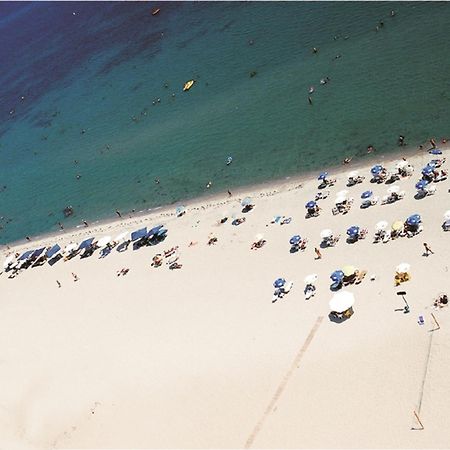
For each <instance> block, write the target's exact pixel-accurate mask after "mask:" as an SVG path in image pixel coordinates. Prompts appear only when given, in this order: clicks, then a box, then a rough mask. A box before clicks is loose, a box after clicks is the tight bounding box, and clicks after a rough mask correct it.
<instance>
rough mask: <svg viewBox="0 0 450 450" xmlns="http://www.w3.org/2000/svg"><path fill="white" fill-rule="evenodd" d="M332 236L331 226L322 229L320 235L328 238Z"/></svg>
mask: <svg viewBox="0 0 450 450" xmlns="http://www.w3.org/2000/svg"><path fill="white" fill-rule="evenodd" d="M331 236H333V232H332V231H331V230H330V229H329V228H326V229H325V230H322V231H321V232H320V237H321V238H322V239H328V238H330V237H331Z"/></svg>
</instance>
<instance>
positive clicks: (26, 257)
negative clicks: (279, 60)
mask: <svg viewBox="0 0 450 450" xmlns="http://www.w3.org/2000/svg"><path fill="white" fill-rule="evenodd" d="M33 253H34V250H28V251H26V252H25V253H23V254H22V255H21V256H20V258H19V259H18V261H23V260H24V259H28V258H29V257H30V256H31V255H32V254H33Z"/></svg>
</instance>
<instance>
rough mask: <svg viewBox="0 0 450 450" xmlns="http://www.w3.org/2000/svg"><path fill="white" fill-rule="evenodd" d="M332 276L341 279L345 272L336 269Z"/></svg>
mask: <svg viewBox="0 0 450 450" xmlns="http://www.w3.org/2000/svg"><path fill="white" fill-rule="evenodd" d="M330 278H331V279H332V280H333V281H341V280H342V279H343V278H344V272H342V270H335V271H334V272H333V273H332V274H331V275H330Z"/></svg>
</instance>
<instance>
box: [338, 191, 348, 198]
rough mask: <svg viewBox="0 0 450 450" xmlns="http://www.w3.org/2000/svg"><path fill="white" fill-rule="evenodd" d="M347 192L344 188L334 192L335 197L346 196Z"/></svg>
mask: <svg viewBox="0 0 450 450" xmlns="http://www.w3.org/2000/svg"><path fill="white" fill-rule="evenodd" d="M347 194H348V191H347V190H346V189H343V190H342V191H339V192H337V193H336V197H346V196H347Z"/></svg>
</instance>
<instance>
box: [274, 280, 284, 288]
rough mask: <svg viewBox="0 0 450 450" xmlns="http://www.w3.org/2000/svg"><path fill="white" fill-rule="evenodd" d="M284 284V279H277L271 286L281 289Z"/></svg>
mask: <svg viewBox="0 0 450 450" xmlns="http://www.w3.org/2000/svg"><path fill="white" fill-rule="evenodd" d="M285 284H286V280H285V279H284V278H277V279H276V280H275V281H274V282H273V285H274V287H276V288H280V287H283V286H284V285H285Z"/></svg>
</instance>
